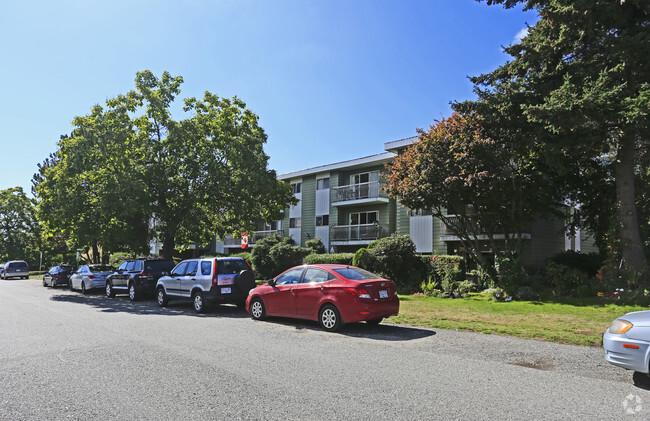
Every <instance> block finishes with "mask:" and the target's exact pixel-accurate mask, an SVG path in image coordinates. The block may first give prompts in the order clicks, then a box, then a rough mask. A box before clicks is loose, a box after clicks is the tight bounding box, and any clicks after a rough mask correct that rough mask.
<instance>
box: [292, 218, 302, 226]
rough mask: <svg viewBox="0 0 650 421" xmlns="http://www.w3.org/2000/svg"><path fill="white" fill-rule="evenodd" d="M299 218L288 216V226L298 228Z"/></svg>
mask: <svg viewBox="0 0 650 421" xmlns="http://www.w3.org/2000/svg"><path fill="white" fill-rule="evenodd" d="M301 220H302V219H301V218H289V228H300V226H301Z"/></svg>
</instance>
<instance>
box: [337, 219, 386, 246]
mask: <svg viewBox="0 0 650 421" xmlns="http://www.w3.org/2000/svg"><path fill="white" fill-rule="evenodd" d="M386 232H388V230H387V229H386V228H384V227H382V226H381V225H375V224H364V225H338V226H335V227H332V244H333V245H339V246H341V245H359V244H370V243H371V242H373V241H375V240H377V239H378V238H381V237H383V236H385V233H386Z"/></svg>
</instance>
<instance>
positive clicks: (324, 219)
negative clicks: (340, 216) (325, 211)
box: [316, 215, 330, 227]
mask: <svg viewBox="0 0 650 421" xmlns="http://www.w3.org/2000/svg"><path fill="white" fill-rule="evenodd" d="M329 224H330V216H329V215H319V216H317V217H316V226H317V227H323V226H327V225H329Z"/></svg>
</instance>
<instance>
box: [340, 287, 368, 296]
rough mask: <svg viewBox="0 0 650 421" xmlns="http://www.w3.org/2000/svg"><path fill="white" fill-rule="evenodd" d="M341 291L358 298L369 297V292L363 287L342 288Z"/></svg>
mask: <svg viewBox="0 0 650 421" xmlns="http://www.w3.org/2000/svg"><path fill="white" fill-rule="evenodd" d="M343 291H345V292H347V293H348V294H352V295H354V296H355V297H359V298H370V294H369V293H368V291H366V290H365V289H363V288H343Z"/></svg>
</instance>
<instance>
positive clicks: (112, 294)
mask: <svg viewBox="0 0 650 421" xmlns="http://www.w3.org/2000/svg"><path fill="white" fill-rule="evenodd" d="M106 296H107V297H110V298H113V297H115V291H113V283H112V282H111V281H106Z"/></svg>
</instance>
